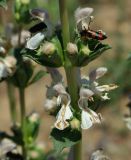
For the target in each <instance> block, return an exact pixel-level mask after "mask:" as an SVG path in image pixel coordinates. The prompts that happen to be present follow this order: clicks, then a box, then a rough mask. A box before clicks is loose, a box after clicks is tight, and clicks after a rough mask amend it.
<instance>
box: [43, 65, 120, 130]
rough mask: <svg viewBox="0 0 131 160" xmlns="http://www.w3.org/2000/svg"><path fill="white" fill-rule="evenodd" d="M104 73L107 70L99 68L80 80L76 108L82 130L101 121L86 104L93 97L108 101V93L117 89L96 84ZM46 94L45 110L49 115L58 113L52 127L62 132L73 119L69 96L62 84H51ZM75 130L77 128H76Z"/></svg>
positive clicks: (98, 115)
mask: <svg viewBox="0 0 131 160" xmlns="http://www.w3.org/2000/svg"><path fill="white" fill-rule="evenodd" d="M106 72H107V69H106V68H105V67H100V68H97V69H96V70H93V71H92V72H90V73H89V76H84V77H82V78H81V80H80V81H81V82H80V83H81V87H80V90H79V100H78V107H79V109H80V113H81V118H80V119H81V128H82V129H88V128H90V127H91V126H92V125H93V124H94V123H101V120H102V117H101V114H100V113H98V114H97V113H96V112H95V111H93V110H92V109H91V108H89V107H90V106H89V104H88V102H89V101H92V102H94V98H93V97H94V96H99V97H100V99H101V100H108V99H109V97H108V92H109V91H110V90H113V89H115V88H117V86H116V85H114V84H112V85H102V86H101V85H99V84H98V83H97V82H96V80H97V79H98V78H100V77H102V76H103V75H104V74H105V73H106ZM47 93H48V94H47V95H50V98H47V99H46V101H45V105H44V106H45V109H46V110H47V111H48V112H49V113H53V112H54V111H56V110H57V111H58V113H57V114H56V122H55V124H54V127H55V128H57V129H59V130H64V129H65V128H67V127H69V125H70V124H72V120H73V119H74V118H75V116H74V111H73V108H72V106H71V98H70V95H69V93H68V92H67V91H66V88H65V87H64V85H63V83H62V82H59V83H57V84H53V85H52V86H51V87H49V88H48V89H47ZM49 93H50V94H49ZM54 97H55V98H54ZM94 103H95V102H94ZM78 125H79V123H78ZM71 127H72V125H71ZM76 128H79V127H78V126H76Z"/></svg>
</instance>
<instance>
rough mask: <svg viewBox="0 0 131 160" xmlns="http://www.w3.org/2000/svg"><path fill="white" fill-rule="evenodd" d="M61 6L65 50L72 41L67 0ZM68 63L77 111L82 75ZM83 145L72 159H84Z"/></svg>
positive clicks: (78, 147)
mask: <svg viewBox="0 0 131 160" xmlns="http://www.w3.org/2000/svg"><path fill="white" fill-rule="evenodd" d="M59 8H60V18H61V25H62V36H63V44H64V51H65V50H66V46H67V43H68V42H69V41H70V33H69V21H68V12H67V0H59ZM64 54H65V53H64ZM64 56H65V61H66V60H67V57H66V55H64ZM68 61H69V60H68ZM66 64H67V63H65V72H66V78H67V85H68V91H69V94H70V96H71V105H72V107H73V108H74V109H75V110H76V111H79V108H78V104H77V101H78V91H79V84H78V80H79V76H80V74H79V69H78V68H76V67H73V66H72V65H66ZM70 64H71V63H70ZM81 146H82V145H81V142H79V143H78V144H76V145H75V146H74V147H73V159H72V160H82V159H81V158H82V157H81V151H82V149H81Z"/></svg>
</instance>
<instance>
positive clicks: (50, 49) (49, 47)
mask: <svg viewBox="0 0 131 160" xmlns="http://www.w3.org/2000/svg"><path fill="white" fill-rule="evenodd" d="M55 50H56V47H55V45H54V44H53V43H51V42H45V43H44V44H43V46H42V52H43V53H44V54H46V55H51V54H53V53H54V52H55Z"/></svg>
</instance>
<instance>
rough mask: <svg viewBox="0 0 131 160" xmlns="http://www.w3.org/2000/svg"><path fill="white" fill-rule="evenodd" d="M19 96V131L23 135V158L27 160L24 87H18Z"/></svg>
mask: <svg viewBox="0 0 131 160" xmlns="http://www.w3.org/2000/svg"><path fill="white" fill-rule="evenodd" d="M19 96H20V114H21V131H22V137H23V145H22V154H23V157H24V160H27V150H26V145H25V141H24V140H25V138H24V137H25V118H26V110H25V89H24V88H22V87H20V88H19Z"/></svg>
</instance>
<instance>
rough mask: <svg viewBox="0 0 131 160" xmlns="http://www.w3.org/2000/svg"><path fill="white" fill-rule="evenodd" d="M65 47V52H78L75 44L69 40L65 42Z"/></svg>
mask: <svg viewBox="0 0 131 160" xmlns="http://www.w3.org/2000/svg"><path fill="white" fill-rule="evenodd" d="M66 49H67V52H68V53H69V54H71V55H73V54H76V53H78V48H77V45H76V44H74V43H71V42H69V43H68V44H67V48H66Z"/></svg>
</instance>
